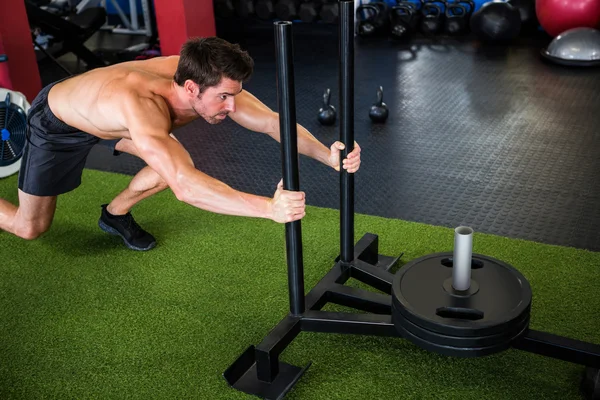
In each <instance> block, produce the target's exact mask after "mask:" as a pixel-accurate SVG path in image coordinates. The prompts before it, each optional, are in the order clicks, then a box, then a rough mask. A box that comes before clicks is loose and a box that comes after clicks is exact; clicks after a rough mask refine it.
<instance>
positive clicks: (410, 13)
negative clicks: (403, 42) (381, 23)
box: [390, 3, 417, 39]
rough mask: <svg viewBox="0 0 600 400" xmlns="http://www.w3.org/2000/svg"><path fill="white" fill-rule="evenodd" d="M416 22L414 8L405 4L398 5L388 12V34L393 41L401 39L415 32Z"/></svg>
mask: <svg viewBox="0 0 600 400" xmlns="http://www.w3.org/2000/svg"><path fill="white" fill-rule="evenodd" d="M416 23H417V20H416V18H415V8H414V7H411V6H409V5H408V4H407V3H405V4H398V5H395V6H394V7H392V8H391V10H390V34H391V35H392V37H393V38H394V39H403V38H405V37H407V36H409V35H410V34H411V33H412V32H414V31H415V28H416Z"/></svg>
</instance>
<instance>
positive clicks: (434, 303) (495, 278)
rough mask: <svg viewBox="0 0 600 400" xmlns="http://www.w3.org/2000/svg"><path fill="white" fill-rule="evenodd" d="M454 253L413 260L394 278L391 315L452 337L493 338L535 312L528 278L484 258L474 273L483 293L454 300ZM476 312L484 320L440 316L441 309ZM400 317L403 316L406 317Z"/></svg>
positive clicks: (478, 259)
mask: <svg viewBox="0 0 600 400" xmlns="http://www.w3.org/2000/svg"><path fill="white" fill-rule="evenodd" d="M452 256H453V253H451V252H444V253H435V254H430V255H427V256H424V257H420V258H418V259H415V260H412V261H410V262H409V263H407V264H406V265H405V266H404V267H402V268H401V269H400V270H399V271H398V272H397V273H396V275H395V276H394V281H393V283H392V314H394V313H400V314H401V315H402V317H404V318H405V319H407V320H409V321H411V322H413V323H414V324H416V325H418V326H420V327H423V328H425V329H427V330H429V331H433V332H437V333H442V334H445V335H451V336H488V335H494V334H497V333H501V332H503V331H506V330H509V329H510V328H511V326H513V325H515V324H518V323H519V321H522V320H523V317H524V315H526V314H529V311H530V308H531V297H532V296H531V287H530V286H529V282H528V281H527V279H525V277H524V276H523V275H522V274H521V273H520V272H519V271H517V270H516V269H515V268H513V267H511V266H510V265H508V264H506V263H504V262H502V261H500V260H496V259H494V258H491V257H487V256H484V255H480V254H473V255H472V259H473V262H475V263H478V264H479V265H481V267H480V268H476V269H472V270H471V279H472V280H473V281H475V282H476V283H477V286H478V290H477V292H476V293H475V294H473V295H471V296H464V297H461V296H455V295H452V294H450V293H448V292H447V291H446V290H445V289H444V282H445V281H446V280H447V279H449V278H450V279H451V277H452V268H451V267H448V266H447V265H451V264H448V263H447V262H445V261H447V260H448V259H451V258H452ZM444 307H446V308H450V309H470V310H477V312H480V313H481V314H482V317H481V318H480V319H468V318H459V317H455V316H454V315H453V314H450V315H444V314H440V315H438V314H436V311H438V310H439V309H441V308H444ZM402 317H400V318H402Z"/></svg>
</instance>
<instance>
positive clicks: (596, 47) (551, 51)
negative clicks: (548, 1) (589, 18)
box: [541, 28, 600, 67]
mask: <svg viewBox="0 0 600 400" xmlns="http://www.w3.org/2000/svg"><path fill="white" fill-rule="evenodd" d="M541 54H542V56H543V57H544V58H546V59H547V60H549V61H552V62H555V63H557V64H562V65H567V66H577V67H593V66H597V65H600V31H599V30H597V29H592V28H573V29H569V30H568V31H566V32H563V33H561V34H560V35H558V36H557V37H555V38H554V39H552V42H550V45H548V47H547V48H546V49H543V50H542V51H541Z"/></svg>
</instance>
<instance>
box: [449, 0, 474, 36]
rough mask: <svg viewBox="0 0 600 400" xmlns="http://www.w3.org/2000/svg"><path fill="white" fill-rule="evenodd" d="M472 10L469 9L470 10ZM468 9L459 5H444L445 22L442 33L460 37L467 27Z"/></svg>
mask: <svg viewBox="0 0 600 400" xmlns="http://www.w3.org/2000/svg"><path fill="white" fill-rule="evenodd" d="M473 8H474V6H473V7H471V8H470V9H471V10H472V9H473ZM469 17H470V14H469V9H468V8H467V7H466V6H464V5H463V4H460V3H458V2H457V3H447V4H446V20H445V22H444V31H445V32H446V33H447V34H449V35H460V34H463V33H465V32H466V31H467V27H468V26H469Z"/></svg>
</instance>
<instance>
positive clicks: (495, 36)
mask: <svg viewBox="0 0 600 400" xmlns="http://www.w3.org/2000/svg"><path fill="white" fill-rule="evenodd" d="M470 25H471V30H472V31H473V33H475V35H477V36H478V37H479V38H480V39H482V40H485V41H507V40H512V39H514V38H516V37H517V36H518V35H519V32H520V31H521V15H520V14H519V10H517V9H516V8H514V7H513V6H511V5H510V4H509V3H506V2H503V1H497V0H494V1H490V2H488V3H485V4H484V5H483V6H482V7H481V8H480V9H479V10H478V11H476V12H475V13H473V16H472V17H471V24H470Z"/></svg>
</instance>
